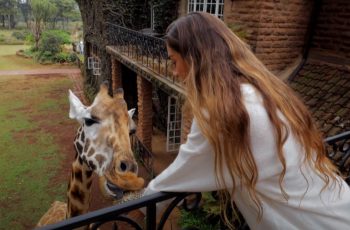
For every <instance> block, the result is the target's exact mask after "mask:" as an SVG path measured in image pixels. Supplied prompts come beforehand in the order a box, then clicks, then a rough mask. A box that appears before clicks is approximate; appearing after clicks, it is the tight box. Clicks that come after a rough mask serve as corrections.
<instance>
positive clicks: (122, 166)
mask: <svg viewBox="0 0 350 230" xmlns="http://www.w3.org/2000/svg"><path fill="white" fill-rule="evenodd" d="M127 168H128V165H127V164H126V162H124V161H122V162H120V170H121V171H122V172H125V171H126V170H127Z"/></svg>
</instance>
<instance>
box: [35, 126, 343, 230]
mask: <svg viewBox="0 0 350 230" xmlns="http://www.w3.org/2000/svg"><path fill="white" fill-rule="evenodd" d="M325 143H326V146H327V151H328V156H329V157H330V159H332V160H333V161H334V162H335V164H336V165H337V166H338V167H339V170H340V171H341V173H342V174H343V175H344V176H345V178H346V181H347V183H348V184H350V175H349V171H350V131H349V132H345V133H342V134H339V135H336V136H333V137H329V138H326V139H325ZM190 195H195V198H196V199H195V200H194V202H191V204H192V206H191V207H188V205H187V202H186V199H185V198H186V197H188V196H190ZM167 200H171V202H170V203H169V202H168V205H167V208H166V209H165V211H164V212H163V215H162V216H161V219H160V221H159V222H158V224H157V221H156V214H157V204H159V203H161V202H163V201H167ZM200 200H201V193H165V192H159V193H155V194H152V195H149V196H144V197H141V198H139V199H137V200H131V201H127V202H125V203H122V204H118V205H115V206H111V207H108V208H103V209H100V210H97V211H93V212H90V213H87V214H84V215H81V216H77V217H73V218H70V219H67V220H64V221H61V222H59V223H56V224H52V225H47V226H44V227H42V228H40V230H47V229H73V228H77V227H82V226H87V225H90V226H91V229H97V228H98V227H100V226H102V225H104V224H107V223H110V222H115V223H116V224H115V225H113V226H114V228H115V229H118V223H121V222H124V223H127V224H129V225H130V226H131V227H133V228H134V229H137V230H140V229H147V230H150V229H163V227H164V224H165V222H166V221H167V219H168V217H169V215H170V213H171V212H172V211H173V210H174V208H175V207H176V206H177V205H178V204H179V203H180V202H181V201H184V202H183V204H182V206H183V207H184V208H185V209H186V210H190V211H192V210H194V209H196V208H198V206H199V202H200ZM140 208H145V210H146V213H145V222H144V223H138V222H137V221H135V220H133V219H132V218H130V217H128V216H127V213H129V212H131V211H133V210H137V209H140ZM158 211H159V210H158ZM243 226H244V225H243Z"/></svg>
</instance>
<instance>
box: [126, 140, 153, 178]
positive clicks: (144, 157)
mask: <svg viewBox="0 0 350 230" xmlns="http://www.w3.org/2000/svg"><path fill="white" fill-rule="evenodd" d="M130 142H131V148H132V151H133V153H134V155H135V158H136V160H137V161H138V162H139V163H141V164H142V165H143V166H144V167H145V169H146V170H147V172H148V175H149V176H150V178H151V179H152V178H153V177H154V172H153V154H152V152H151V151H150V150H149V149H148V148H147V147H146V146H145V145H144V144H143V143H142V142H141V141H140V140H139V139H138V138H137V136H136V135H135V134H133V135H131V136H130Z"/></svg>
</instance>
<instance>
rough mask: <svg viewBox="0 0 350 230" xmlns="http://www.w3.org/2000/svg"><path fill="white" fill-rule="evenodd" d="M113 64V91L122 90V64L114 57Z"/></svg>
mask: <svg viewBox="0 0 350 230" xmlns="http://www.w3.org/2000/svg"><path fill="white" fill-rule="evenodd" d="M111 62H112V90H113V92H114V90H116V89H118V88H122V87H123V84H122V64H121V63H120V62H119V61H118V60H116V59H114V58H113V57H112V58H111Z"/></svg>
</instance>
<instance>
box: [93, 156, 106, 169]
mask: <svg viewBox="0 0 350 230" xmlns="http://www.w3.org/2000/svg"><path fill="white" fill-rule="evenodd" d="M95 159H96V160H97V162H98V165H99V167H100V168H101V167H102V164H103V162H104V161H105V160H106V158H105V157H104V156H103V155H101V154H97V155H96V157H95Z"/></svg>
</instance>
